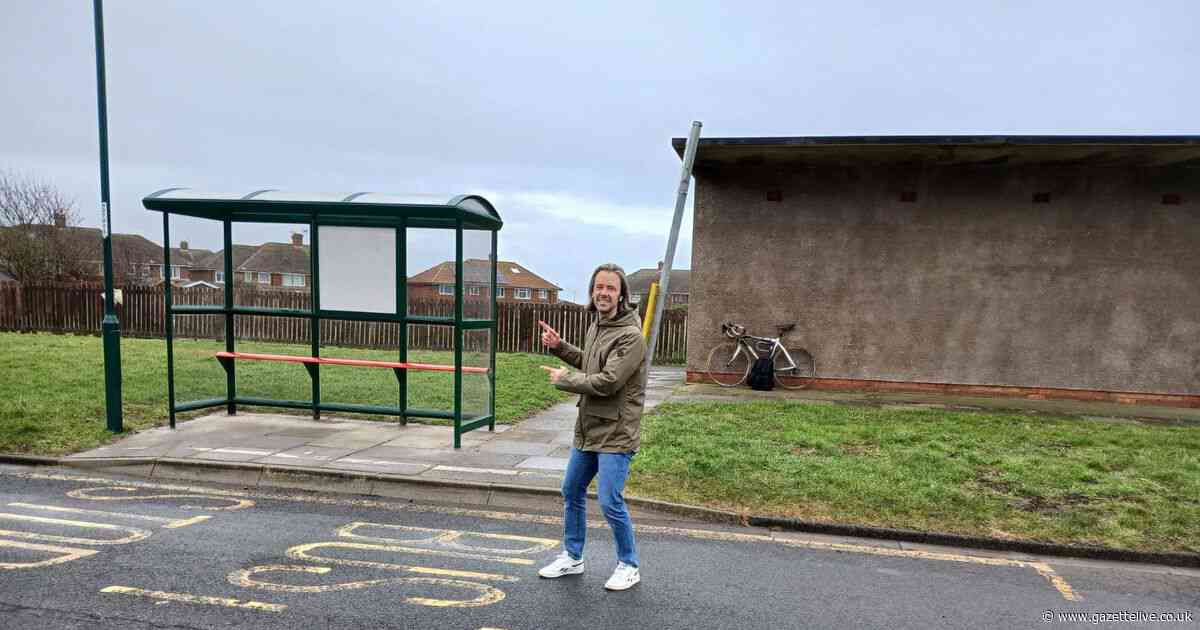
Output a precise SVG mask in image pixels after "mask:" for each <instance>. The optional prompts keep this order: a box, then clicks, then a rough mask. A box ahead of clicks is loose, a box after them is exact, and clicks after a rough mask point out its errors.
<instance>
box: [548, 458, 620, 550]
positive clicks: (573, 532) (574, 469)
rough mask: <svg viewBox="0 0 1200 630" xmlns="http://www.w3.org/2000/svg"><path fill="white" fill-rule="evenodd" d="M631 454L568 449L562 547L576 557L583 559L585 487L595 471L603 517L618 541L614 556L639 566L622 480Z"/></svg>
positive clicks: (563, 492)
mask: <svg viewBox="0 0 1200 630" xmlns="http://www.w3.org/2000/svg"><path fill="white" fill-rule="evenodd" d="M631 461H633V453H596V452H593V451H581V450H579V449H577V448H572V449H571V459H570V461H569V462H567V474H566V475H565V476H564V477H563V484H562V495H563V505H564V507H565V510H564V513H565V514H564V518H563V547H564V548H566V550H567V554H568V555H570V556H571V557H572V558H574V559H575V560H579V559H581V558H583V542H584V539H585V538H586V537H587V487H588V484H589V483H591V482H592V478H593V477H595V476H596V473H597V472H599V473H600V481H599V482H598V483H597V487H596V496H598V497H599V498H600V508H601V509H602V510H603V511H604V518H605V519H607V520H608V526H609V527H611V528H612V533H613V538H614V539H615V540H616V543H617V559H618V560H620V561H621V562H624V563H625V564H628V565H630V566H634V567H636V566H638V556H637V545H636V544H635V543H634V541H633V521H632V520H630V519H629V510H627V509H625V498H624V497H622V496H621V492H622V491H624V490H625V480H626V479H627V478H628V477H629V462H631Z"/></svg>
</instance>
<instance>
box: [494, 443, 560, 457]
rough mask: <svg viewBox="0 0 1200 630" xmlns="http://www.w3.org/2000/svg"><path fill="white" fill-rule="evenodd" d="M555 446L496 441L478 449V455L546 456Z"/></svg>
mask: <svg viewBox="0 0 1200 630" xmlns="http://www.w3.org/2000/svg"><path fill="white" fill-rule="evenodd" d="M554 449H555V446H554V445H553V444H547V443H545V442H517V441H512V440H496V441H493V442H488V443H487V444H484V445H482V446H480V447H479V452H480V453H506V454H509V455H548V454H549V453H550V451H553V450H554Z"/></svg>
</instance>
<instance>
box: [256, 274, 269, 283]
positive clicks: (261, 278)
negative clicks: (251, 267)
mask: <svg viewBox="0 0 1200 630" xmlns="http://www.w3.org/2000/svg"><path fill="white" fill-rule="evenodd" d="M258 283H259V284H271V274H269V273H267V272H265V271H260V272H258Z"/></svg>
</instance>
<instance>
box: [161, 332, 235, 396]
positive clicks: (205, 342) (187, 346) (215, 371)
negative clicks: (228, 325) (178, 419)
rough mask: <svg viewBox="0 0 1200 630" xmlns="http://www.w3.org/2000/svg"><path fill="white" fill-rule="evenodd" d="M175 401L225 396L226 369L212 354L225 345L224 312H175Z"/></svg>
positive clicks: (173, 343)
mask: <svg viewBox="0 0 1200 630" xmlns="http://www.w3.org/2000/svg"><path fill="white" fill-rule="evenodd" d="M171 320H172V321H171V324H172V327H173V328H174V335H173V338H172V340H171V347H172V352H173V354H174V358H175V361H174V368H173V369H174V372H175V374H174V376H175V403H176V404H179V403H185V402H193V401H197V400H211V399H217V398H221V399H223V398H225V392H226V387H225V370H224V369H222V368H221V364H220V363H219V362H218V361H217V360H216V359H215V358H214V356H215V355H216V353H217V352H220V351H221V350H224V349H225V341H224V339H225V337H224V335H225V332H224V331H225V317H224V316H223V315H174V316H172V318H171Z"/></svg>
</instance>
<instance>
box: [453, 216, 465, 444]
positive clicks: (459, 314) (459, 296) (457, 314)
mask: <svg viewBox="0 0 1200 630" xmlns="http://www.w3.org/2000/svg"><path fill="white" fill-rule="evenodd" d="M454 228H455V229H454V263H455V264H454V448H461V447H462V385H463V382H462V343H463V224H462V219H457V220H455V222H454Z"/></svg>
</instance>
